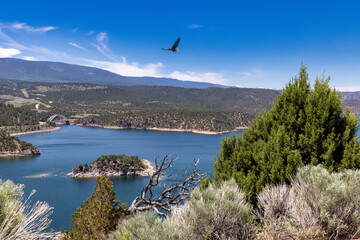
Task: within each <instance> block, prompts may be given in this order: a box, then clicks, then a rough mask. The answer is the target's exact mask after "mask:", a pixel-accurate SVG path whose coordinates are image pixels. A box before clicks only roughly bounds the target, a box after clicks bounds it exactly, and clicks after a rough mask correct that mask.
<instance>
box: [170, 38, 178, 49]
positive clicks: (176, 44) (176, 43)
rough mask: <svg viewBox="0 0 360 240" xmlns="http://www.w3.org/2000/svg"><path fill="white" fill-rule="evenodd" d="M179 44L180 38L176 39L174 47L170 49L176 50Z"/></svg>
mask: <svg viewBox="0 0 360 240" xmlns="http://www.w3.org/2000/svg"><path fill="white" fill-rule="evenodd" d="M179 42H180V38H178V39H177V40H176V42H175V43H174V45H173V46H172V47H171V49H176V48H177V46H178V45H179Z"/></svg>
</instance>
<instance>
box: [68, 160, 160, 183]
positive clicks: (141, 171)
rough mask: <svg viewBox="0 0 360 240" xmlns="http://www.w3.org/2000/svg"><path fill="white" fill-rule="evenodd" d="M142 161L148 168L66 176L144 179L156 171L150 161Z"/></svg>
mask: <svg viewBox="0 0 360 240" xmlns="http://www.w3.org/2000/svg"><path fill="white" fill-rule="evenodd" d="M140 160H141V161H142V162H143V163H144V165H145V166H146V168H136V167H132V166H127V167H124V168H122V169H121V170H119V171H114V170H105V171H104V170H103V171H99V170H98V169H93V170H91V171H88V172H79V173H73V172H71V173H68V174H66V175H67V176H68V177H72V178H94V177H98V176H100V175H104V176H143V177H149V176H151V175H152V174H153V173H154V172H155V169H154V167H153V166H152V165H151V163H150V161H149V160H146V159H140Z"/></svg>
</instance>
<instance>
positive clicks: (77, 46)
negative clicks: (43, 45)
mask: <svg viewBox="0 0 360 240" xmlns="http://www.w3.org/2000/svg"><path fill="white" fill-rule="evenodd" d="M69 45H71V46H73V47H76V48H78V49H81V50H84V51H85V50H86V49H85V48H83V47H82V46H80V45H79V44H76V43H73V42H69Z"/></svg>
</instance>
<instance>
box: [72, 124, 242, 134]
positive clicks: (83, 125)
mask: <svg viewBox="0 0 360 240" xmlns="http://www.w3.org/2000/svg"><path fill="white" fill-rule="evenodd" d="M76 125H77V126H82V127H98V128H106V129H117V130H126V129H137V130H151V131H164V132H190V133H197V134H206V135H217V134H224V133H231V132H236V131H238V130H243V129H247V128H248V127H237V128H235V129H233V130H229V131H221V132H212V131H201V130H197V129H179V128H134V127H131V128H128V127H117V126H103V125H100V124H83V123H80V124H76Z"/></svg>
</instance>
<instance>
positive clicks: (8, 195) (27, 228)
mask: <svg viewBox="0 0 360 240" xmlns="http://www.w3.org/2000/svg"><path fill="white" fill-rule="evenodd" d="M34 193H35V191H33V192H32V193H31V194H30V196H29V197H28V199H27V200H25V201H24V198H23V195H24V193H23V185H15V184H14V183H13V182H11V181H5V182H3V181H2V180H0V239H6V240H31V239H53V238H55V237H56V235H57V234H56V233H52V232H45V231H44V230H45V229H46V228H48V227H49V225H50V223H51V220H50V219H49V215H50V214H51V212H52V211H51V210H52V208H51V207H49V205H48V204H47V203H46V202H39V201H38V202H36V203H35V204H34V205H32V206H30V203H29V201H28V200H29V198H30V197H31V195H32V194H34Z"/></svg>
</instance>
